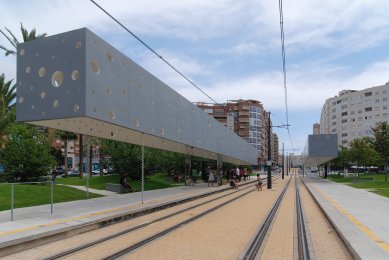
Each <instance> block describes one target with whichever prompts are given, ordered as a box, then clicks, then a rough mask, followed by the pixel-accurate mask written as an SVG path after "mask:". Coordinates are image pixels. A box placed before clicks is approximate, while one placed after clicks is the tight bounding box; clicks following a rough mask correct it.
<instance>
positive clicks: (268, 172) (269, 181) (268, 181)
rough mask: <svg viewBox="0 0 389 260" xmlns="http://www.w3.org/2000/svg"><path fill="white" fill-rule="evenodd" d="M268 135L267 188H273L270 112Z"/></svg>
mask: <svg viewBox="0 0 389 260" xmlns="http://www.w3.org/2000/svg"><path fill="white" fill-rule="evenodd" d="M268 115H269V118H268V130H269V131H268V137H267V189H271V188H272V182H271V147H270V146H271V142H270V139H271V138H270V137H271V121H270V112H268Z"/></svg>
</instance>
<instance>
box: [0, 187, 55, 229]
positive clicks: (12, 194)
mask: <svg viewBox="0 0 389 260" xmlns="http://www.w3.org/2000/svg"><path fill="white" fill-rule="evenodd" d="M45 183H47V184H50V186H51V187H50V214H53V209H54V208H53V204H54V184H55V183H54V181H41V182H11V183H0V185H4V186H5V185H11V221H13V220H14V197H15V185H24V184H45Z"/></svg>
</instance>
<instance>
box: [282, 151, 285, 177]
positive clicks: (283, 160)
mask: <svg viewBox="0 0 389 260" xmlns="http://www.w3.org/2000/svg"><path fill="white" fill-rule="evenodd" d="M284 176H285V158H284V143H282V179H284Z"/></svg>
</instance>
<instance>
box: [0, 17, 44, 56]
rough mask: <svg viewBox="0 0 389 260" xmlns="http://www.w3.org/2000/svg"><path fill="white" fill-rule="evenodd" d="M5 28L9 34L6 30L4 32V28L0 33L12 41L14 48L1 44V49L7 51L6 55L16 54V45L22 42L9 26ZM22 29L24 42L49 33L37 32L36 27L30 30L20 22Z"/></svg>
mask: <svg viewBox="0 0 389 260" xmlns="http://www.w3.org/2000/svg"><path fill="white" fill-rule="evenodd" d="M5 30H6V31H7V32H8V34H6V32H4V31H2V30H0V33H1V34H2V35H3V36H4V37H5V38H7V40H8V41H9V42H10V43H11V45H12V46H13V48H7V47H4V46H2V45H0V49H2V50H4V51H5V56H8V55H14V56H15V55H16V46H17V45H18V44H19V43H20V42H19V40H18V39H17V38H16V37H15V35H14V34H13V33H12V32H11V30H9V29H8V28H7V27H5ZM20 31H21V33H22V37H23V42H28V41H32V40H35V39H39V38H43V37H46V35H47V34H46V33H43V34H37V33H36V29H35V28H34V29H32V30H31V31H30V32H28V31H27V29H26V28H24V26H23V24H22V23H20Z"/></svg>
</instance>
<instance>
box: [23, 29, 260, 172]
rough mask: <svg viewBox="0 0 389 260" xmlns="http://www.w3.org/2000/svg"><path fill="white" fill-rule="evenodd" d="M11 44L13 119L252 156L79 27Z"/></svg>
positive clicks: (230, 158)
mask: <svg viewBox="0 0 389 260" xmlns="http://www.w3.org/2000/svg"><path fill="white" fill-rule="evenodd" d="M17 51H18V55H17V84H18V85H17V120H18V121H23V122H27V123H30V124H34V125H39V126H45V127H51V128H55V129H61V130H65V131H71V132H75V133H80V134H85V135H90V136H97V137H101V138H107V139H113V140H118V141H122V142H127V143H133V144H138V145H141V144H142V140H143V144H144V145H145V146H148V147H154V148H158V149H162V150H168V151H174V152H179V153H183V154H187V155H193V156H199V157H203V158H210V159H215V160H222V161H225V162H230V163H235V164H251V165H255V164H257V151H256V149H255V148H254V147H253V146H251V145H250V144H249V143H248V142H246V141H245V140H243V139H242V138H240V137H239V136H238V135H236V134H235V133H234V132H232V131H231V130H229V129H227V128H226V127H224V126H223V125H222V124H220V123H219V122H218V121H216V120H215V119H214V118H212V117H210V116H209V115H207V114H206V113H204V112H203V111H202V110H201V109H199V108H198V107H197V106H195V105H193V104H192V103H191V102H190V101H188V100H187V99H185V98H184V97H182V96H181V95H179V94H178V93H177V92H175V91H174V90H173V89H171V88H170V87H168V86H167V85H166V84H165V83H163V82H162V81H160V80H159V79H157V78H156V77H155V76H153V75H152V74H150V73H149V72H147V71H146V70H145V69H143V68H142V67H141V66H139V65H137V64H136V63H135V62H133V61H132V60H131V59H129V58H128V57H126V56H125V55H124V54H122V53H121V52H119V51H118V50H116V49H115V48H113V47H112V46H111V45H109V44H108V43H107V42H105V41H104V40H102V39H101V38H99V37H98V36H97V35H95V34H94V33H92V32H91V31H90V30H88V29H87V28H82V29H78V30H74V31H70V32H65V33H62V34H58V35H54V36H50V37H47V38H42V39H37V40H34V41H31V42H26V43H22V44H19V45H18V49H17Z"/></svg>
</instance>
